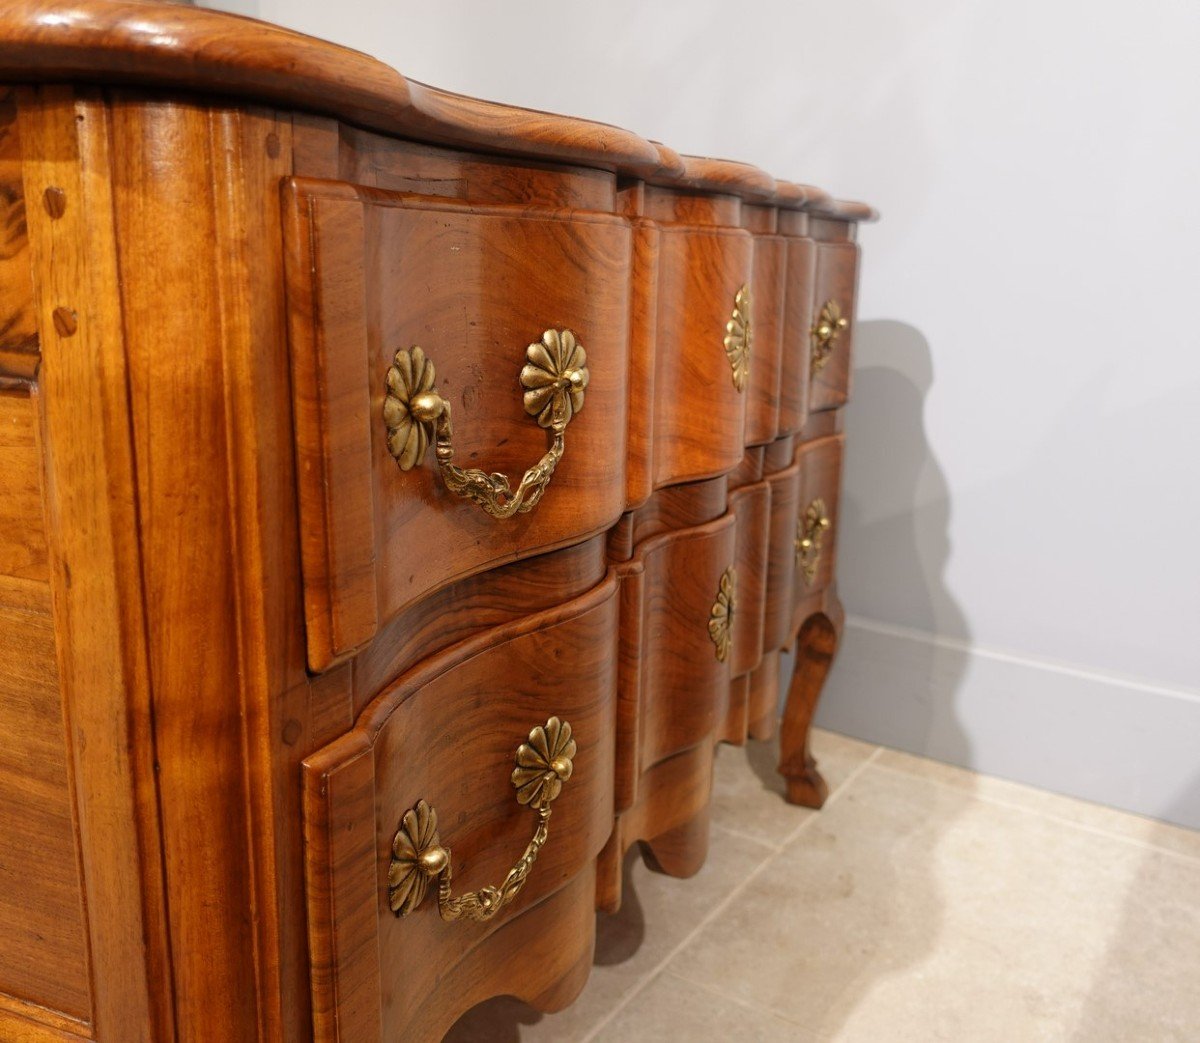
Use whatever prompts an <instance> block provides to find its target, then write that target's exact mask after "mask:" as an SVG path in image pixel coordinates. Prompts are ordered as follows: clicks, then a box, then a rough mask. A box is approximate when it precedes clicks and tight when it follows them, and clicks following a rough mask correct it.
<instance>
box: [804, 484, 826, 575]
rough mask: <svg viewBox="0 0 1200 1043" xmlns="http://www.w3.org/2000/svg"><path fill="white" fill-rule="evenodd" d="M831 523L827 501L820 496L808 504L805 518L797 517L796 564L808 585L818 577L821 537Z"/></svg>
mask: <svg viewBox="0 0 1200 1043" xmlns="http://www.w3.org/2000/svg"><path fill="white" fill-rule="evenodd" d="M829 525H830V522H829V515H828V513H827V512H826V510H825V501H824V500H822V499H821V498H820V497H817V499H815V500H813V502H812V503H810V504H809V505H808V507H807V508H806V509H805V511H804V517H803V518H797V519H796V564H797V565H799V566H800V571H801V572H802V573H803V574H804V585H805V586H806V587H811V586H812V581H813V580H814V579H815V578H816V575H817V565H818V564H819V563H820V561H821V539H822V537H823V536H824V535H825V530H826V529H828V528H829Z"/></svg>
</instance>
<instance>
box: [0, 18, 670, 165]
mask: <svg viewBox="0 0 1200 1043" xmlns="http://www.w3.org/2000/svg"><path fill="white" fill-rule="evenodd" d="M0 80H3V81H8V82H20V81H25V82H44V81H53V82H62V81H65V80H76V81H80V82H86V83H96V84H119V85H122V86H135V87H139V86H140V87H167V88H174V89H183V90H190V91H197V92H200V93H205V94H219V95H225V96H235V97H238V98H243V99H245V100H246V101H250V102H257V103H266V104H275V105H279V106H281V107H286V108H294V109H301V110H306V111H310V112H316V113H320V114H322V115H328V116H333V117H336V118H338V119H341V120H344V121H346V122H348V123H353V124H356V125H358V126H361V127H365V128H367V129H370V130H377V131H381V132H383V133H389V134H396V135H401V136H405V137H411V138H416V139H419V140H423V141H427V142H430V143H433V144H442V145H449V146H451V147H457V148H469V149H482V150H485V151H489V152H499V153H503V154H508V155H520V156H524V157H528V158H533V159H540V160H550V161H557V162H565V163H576V164H579V165H582V166H589V167H599V168H601V169H607V170H613V171H617V172H621V173H629V174H634V175H637V176H649V175H651V174H656V173H659V172H660V171H661V169H662V163H661V160H660V156H659V151H658V149H657V148H656V147H655V146H654V145H652V144H651V143H650V142H648V141H646V140H645V139H644V138H641V137H639V136H638V135H636V134H634V133H632V132H630V131H626V130H621V129H620V128H618V127H611V126H608V125H606V124H602V123H594V122H591V121H589V120H583V119H576V118H573V117H567V116H555V115H551V114H549V113H544V112H534V111H531V110H528V109H520V108H515V107H512V106H508V105H499V104H496V103H493V102H486V101H479V100H476V99H473V98H466V97H462V96H461V95H456V94H451V93H449V92H447V91H442V90H438V89H436V88H433V87H428V86H426V85H424V84H420V83H416V82H410V81H408V80H406V79H405V78H404V77H403V76H402V75H401V74H400V73H398V72H397V71H396V70H395V69H392V68H390V67H389V66H387V65H385V64H383V63H382V62H380V61H376V60H375V59H374V58H371V57H369V56H368V55H365V54H362V53H360V52H358V51H354V50H351V49H349V48H346V47H340V46H338V45H337V44H332V43H328V42H326V41H323V40H317V39H314V38H313V37H310V36H305V35H304V34H302V33H297V32H294V31H292V30H290V29H284V28H282V27H280V26H276V25H271V24H269V23H267V22H260V21H257V20H255V19H252V18H244V17H241V16H239V15H232V14H226V13H224V12H219V11H210V10H206V9H203V8H195V7H188V6H183V5H177V4H168V3H161V2H153V0H15V2H12V3H7V4H5V5H3V7H2V8H0Z"/></svg>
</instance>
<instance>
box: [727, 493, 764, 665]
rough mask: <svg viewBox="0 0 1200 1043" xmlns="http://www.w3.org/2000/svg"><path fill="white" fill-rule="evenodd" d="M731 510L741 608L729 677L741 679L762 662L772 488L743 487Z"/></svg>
mask: <svg viewBox="0 0 1200 1043" xmlns="http://www.w3.org/2000/svg"><path fill="white" fill-rule="evenodd" d="M729 510H730V513H732V514H733V516H734V518H735V520H736V524H737V538H736V546H735V550H734V566H735V568H736V570H737V604H736V606H735V610H734V614H733V646H732V648H730V652H729V673H730V675H731V676H732V677H741V676H742V675H743V674H746V673H749V672H750V671H751V670H753V669H754V668H755V667H756V666H757V665H758V661H759V660H760V659H761V658H762V651H763V613H764V610H765V606H766V594H767V578H768V577H767V563H768V556H769V553H770V533H771V487H770V486H769V485H768V484H767V483H766V482H755V483H753V484H752V485H743V486H742V487H741V488H740V489H736V490H734V491H733V492H732V493H730V494H729Z"/></svg>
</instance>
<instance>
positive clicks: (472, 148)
mask: <svg viewBox="0 0 1200 1043" xmlns="http://www.w3.org/2000/svg"><path fill="white" fill-rule="evenodd" d="M0 72H2V73H3V79H4V80H5V81H7V83H8V86H4V87H0V206H3V208H4V224H3V228H4V249H3V251H0V661H2V662H3V667H2V668H0V738H2V739H3V741H2V742H0V881H2V882H3V886H0V1038H2V1039H19V1040H43V1039H46V1040H50V1039H53V1040H61V1039H98V1040H111V1041H119V1043H127V1041H134V1040H167V1039H179V1040H204V1041H206V1043H215V1041H223V1040H229V1041H238V1043H243V1041H245V1040H248V1039H272V1040H306V1039H317V1040H331V1039H339V1040H345V1041H352V1043H367V1041H371V1040H381V1041H382V1040H388V1041H391V1040H410V1039H411V1040H422V1041H423V1040H430V1039H437V1038H440V1037H441V1035H442V1034H443V1033H444V1032H445V1031H446V1030H447V1028H448V1027H449V1026H450V1025H451V1024H452V1023H453V1022H454V1021H455V1020H456V1018H457V1017H458V1016H459V1015H460V1014H462V1013H463V1012H464V1011H465V1010H467V1009H468V1008H469V1007H471V1006H472V1005H473V1004H475V1003H477V1002H479V1001H481V1000H483V999H486V998H488V997H491V996H495V995H499V994H505V993H511V994H514V995H517V996H520V997H522V998H524V999H526V1000H528V1001H529V1002H531V1003H533V1004H534V1005H536V1006H538V1007H540V1008H542V1009H554V1008H557V1007H560V1006H562V1005H564V1004H566V1003H568V1002H570V1000H571V999H572V997H573V996H574V995H575V994H576V993H577V992H578V990H579V989H580V988H581V987H582V985H583V982H584V980H585V979H586V976H587V973H588V968H589V966H590V964H591V955H592V947H593V940H594V930H595V926H594V925H595V921H594V914H595V910H596V909H597V908H600V909H608V910H611V909H614V908H616V907H617V906H618V905H619V903H620V901H621V864H622V859H623V855H624V853H625V851H627V850H628V849H629V847H630V846H631V845H634V844H641V845H642V846H643V848H644V851H645V853H646V856H647V857H648V858H650V859H651V860H652V861H653V863H654V864H655V865H656V866H657V867H659V868H661V869H662V870H663V871H665V872H667V873H670V874H673V875H678V876H688V875H690V874H691V873H693V872H695V871H696V870H697V869H698V868H699V867H700V865H701V864H702V863H703V861H704V858H705V855H706V850H707V843H708V829H707V815H708V807H709V800H710V790H711V771H712V756H713V747H714V744H715V743H716V742H720V741H726V742H734V743H741V742H744V741H745V740H746V739H747V737H753V738H755V739H763V738H767V737H770V735H771V734H772V733H773V730H774V728H775V725H776V718H777V713H778V706H779V701H780V692H779V690H778V687H779V681H778V678H779V657H780V653H781V651H783V650H785V649H787V648H789V647H793V646H795V648H796V656H797V659H796V664H797V665H796V671H795V675H794V680H793V683H792V687H791V690H790V693H789V695H788V701H787V707H786V712H785V715H784V721H783V733H782V749H783V760H782V764H781V771H782V772H783V773H784V775H785V776H786V777H787V780H788V787H789V796H790V798H791V799H792V800H794V801H797V802H800V803H805V804H809V805H813V806H817V805H819V804H820V803H821V801H822V799H823V797H824V784H823V783H822V781H821V778H820V776H819V774H818V773H817V771H816V767H815V765H814V764H813V761H812V759H811V757H810V756H809V754H808V751H807V732H808V727H809V722H810V719H811V715H812V710H813V706H814V703H815V700H816V698H817V695H818V693H819V690H820V687H821V683H822V680H823V677H824V673H825V671H826V669H827V668H828V665H829V662H830V660H831V658H832V656H833V653H834V649H835V646H836V642H837V635H838V633H839V630H840V625H841V609H840V606H839V603H838V600H837V595H836V592H835V586H834V560H835V551H836V532H837V513H838V489H839V475H840V468H841V455H842V434H841V413H840V412H839V407H840V406H842V405H843V403H844V402H845V401H846V394H847V389H848V383H849V374H850V357H849V349H850V342H851V340H852V336H853V332H854V319H853V316H854V294H855V284H856V279H857V268H858V247H857V246H856V244H855V228H856V225H857V223H859V222H861V221H864V220H870V219H872V218H873V217H874V214H873V212H872V211H871V210H870V209H869V208H867V207H865V206H862V205H860V204H848V203H838V202H835V201H833V200H832V199H830V197H829V196H827V195H826V194H825V193H823V192H821V191H819V190H817V189H813V188H809V187H806V186H801V185H798V184H793V183H787V182H777V181H775V180H774V179H772V178H771V177H769V176H767V175H766V174H765V173H764V172H762V171H760V170H758V169H756V168H754V167H750V166H746V165H744V164H738V163H731V162H726V161H719V160H706V159H696V158H686V157H680V156H678V155H676V154H675V153H673V152H672V151H670V150H669V149H667V148H665V147H663V146H660V145H655V144H652V143H650V142H647V141H644V140H642V139H641V138H638V137H637V136H635V135H633V134H629V133H626V132H624V131H620V130H617V129H615V128H611V127H606V126H601V125H597V124H592V123H587V122H584V121H579V120H571V119H566V118H561V117H554V116H547V115H544V114H540V113H531V112H525V111H522V110H517V109H509V108H505V107H503V106H496V105H491V104H487V103H483V102H476V101H472V100H470V99H465V98H461V97H457V96H454V95H449V94H444V93H442V92H438V91H435V90H433V89H431V88H427V87H424V86H421V85H419V84H415V83H409V82H407V81H405V80H403V79H402V78H401V77H400V76H399V75H398V74H396V73H394V72H393V71H391V70H390V69H387V68H385V67H383V66H381V65H379V64H378V63H375V62H373V61H372V60H370V59H368V58H366V57H364V56H362V55H358V54H355V53H353V52H348V51H344V50H341V49H339V48H336V47H333V46H331V45H327V44H322V43H319V42H317V41H312V40H309V39H307V38H304V37H301V36H297V35H296V34H293V33H290V32H286V31H284V30H281V29H277V28H275V27H270V26H265V25H259V24H257V23H253V22H247V21H244V20H240V19H234V18H231V17H228V16H224V15H219V14H215V13H211V12H206V11H197V10H189V9H185V8H178V7H172V6H168V5H160V4H153V3H148V4H147V3H134V2H127V0H91V2H86V3H82V4H79V3H67V2H66V0H40V2H32V0H30V2H18V3H14V4H10V5H8V6H7V7H6V8H5V10H4V11H3V13H0ZM681 886H686V885H681Z"/></svg>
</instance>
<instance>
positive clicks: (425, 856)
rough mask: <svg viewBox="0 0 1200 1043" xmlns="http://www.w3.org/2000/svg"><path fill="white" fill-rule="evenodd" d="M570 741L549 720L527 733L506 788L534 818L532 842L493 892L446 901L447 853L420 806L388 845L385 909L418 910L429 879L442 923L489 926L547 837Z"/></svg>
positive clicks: (563, 728)
mask: <svg viewBox="0 0 1200 1043" xmlns="http://www.w3.org/2000/svg"><path fill="white" fill-rule="evenodd" d="M575 752H576V745H575V740H574V739H573V738H571V726H570V725H569V724H568V723H567V722H566V721H560V720H559V719H558V718H557V717H551V718H550V720H548V721H547V722H546V723H545V725H544V726H541V727H538V728H534V729H533V731H531V732H530V733H529V741H528V742H525V743H522V744H521V746H520V747H519V748H518V749H517V766H516V767H515V768H514V769H513V773H512V784H513V786H514V787H515V789H516V791H517V803H518V804H522V805H528V806H529V807H530V808H532V809H533V811H534V812H535V813H536V815H537V824H536V825H535V826H534V830H533V838H532V839H531V840H530V841H529V843H528V844H527V845H526V847H525V851H524V853H523V854H522V855H521V857H520V858H519V859H517V862H516V865H514V866H513V867H512V869H510V870H509V871H508V875H507V876H506V877H505V878H504V882H503V883H502V884H500V886H499V887H484V888H481V889H480V890H478V891H470V892H468V893H467V894H465V895H459V896H458V897H457V898H453V897H451V895H450V879H451V875H452V867H451V864H450V849H449V848H446V847H442V841H441V838H440V837H439V836H438V828H437V812H436V811H434V810H433V808H431V807H430V806H429V805H428V804H426V803H425V801H423V800H420V801H417V806H416V807H415V808H413V809H412V810H411V811H406V812H405V813H404V818H403V820H402V821H401V823H400V828H399V829H398V830H397V831H396V836H395V837H394V838H393V840H392V861H391V864H390V865H389V866H388V905H389V906H390V907H391V910H392V912H393V913H395V914H396V915H397V916H407V915H408V914H409V913H411V912H412V911H413V910H414V909H416V908H417V906H419V905H420V904H421V902H422V901H423V900H424V898H425V893H426V891H428V890H429V883H430V881H431V880H433V879H434V878H435V877H436V878H437V881H438V888H437V901H438V912H439V913H440V914H441V917H442V919H443V920H446V921H451V920H461V919H467V920H480V921H482V920H490V919H491V918H492V917H493V916H495V915H496V914H497V913H498V912H500V910H501V909H503V908H504V907H505V906H506V905H508V904H509V903H510V902H511V901H512V900H513V899H514V898H516V897H517V895H518V893H520V890H521V888H522V887H524V886H525V880H526V878H527V877H528V876H529V871H530V870H531V869H532V868H533V863H534V862H535V861H536V860H537V856H538V852H539V851H541V849H542V845H543V844H545V843H546V840H547V838H548V837H549V835H550V804H551V802H552V801H553V800H554V799H555V798H556V797H557V796H558V795H559V793H561V792H562V784H563V783H564V782H566V781H567V779H569V778H570V777H571V773H572V771H573V770H574V766H573V763H572V762H573V760H574V758H575Z"/></svg>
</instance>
